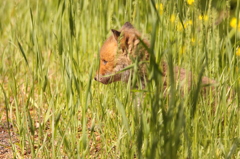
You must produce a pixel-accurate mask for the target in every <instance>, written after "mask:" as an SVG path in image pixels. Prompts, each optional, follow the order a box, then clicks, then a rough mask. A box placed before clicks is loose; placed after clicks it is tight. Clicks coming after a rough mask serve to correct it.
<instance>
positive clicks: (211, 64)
mask: <svg viewBox="0 0 240 159" xmlns="http://www.w3.org/2000/svg"><path fill="white" fill-rule="evenodd" d="M231 3H234V4H235V6H236V8H235V9H234V10H233V11H232V12H231V15H230V16H229V17H227V18H226V19H224V20H223V21H222V22H221V23H220V24H219V25H215V24H214V23H215V21H216V19H219V17H220V15H221V13H222V11H224V10H227V8H228V7H229V5H231ZM231 3H225V1H223V0H222V1H218V3H217V2H215V1H213V3H211V1H206V3H205V4H204V5H203V4H201V3H200V1H199V2H197V1H195V2H194V3H193V4H191V5H189V4H188V3H187V1H176V2H174V1H169V2H167V1H160V0H156V1H140V0H134V1H93V0H89V1H88V0H81V1H75V0H69V1H66V0H58V1H57V0H52V1H47V0H42V1H31V0H22V1H17V0H16V1H11V2H7V1H4V0H3V1H1V2H0V15H1V18H0V34H1V36H0V41H1V42H0V51H1V53H0V59H1V60H0V86H1V89H0V90H1V91H0V92H1V93H0V110H1V111H0V119H1V120H2V122H1V123H2V124H1V123H0V126H3V123H4V122H6V121H7V123H8V127H7V128H6V130H8V131H9V133H14V134H16V136H15V138H17V140H18V141H17V142H16V141H15V140H14V139H13V138H9V143H11V147H7V146H5V145H0V146H2V147H4V148H5V149H7V148H8V149H11V150H12V154H11V156H12V157H14V158H25V157H31V158H64V157H67V158H171V159H172V158H240V143H239V142H240V138H239V136H240V127H239V123H240V121H239V91H238V88H239V75H238V74H239V58H240V57H239V56H237V55H236V51H237V48H238V45H239V36H238V34H239V32H238V28H237V27H236V28H235V29H234V27H231V26H230V22H231V18H232V17H237V16H238V15H239V14H238V13H239V1H231ZM200 6H201V7H200ZM126 21H129V22H131V23H132V24H133V25H134V26H135V27H136V28H137V29H138V30H140V31H141V32H142V33H143V35H145V36H146V37H148V38H149V40H150V43H151V48H150V54H151V60H150V62H149V77H148V78H149V81H148V83H147V86H146V88H145V89H144V90H141V89H139V90H136V89H135V88H132V87H131V86H130V84H131V83H128V84H124V83H121V82H118V83H113V84H111V85H103V84H101V83H98V82H96V81H93V77H94V75H95V71H96V70H97V67H98V59H99V57H98V53H99V49H100V47H101V45H102V44H103V41H104V40H105V39H106V38H107V37H108V36H109V35H110V33H111V32H110V29H111V28H114V29H119V28H120V27H121V26H122V25H123V24H124V23H125V22H126ZM237 23H239V22H238V21H237ZM162 60H165V61H166V62H167V63H168V64H169V83H168V86H167V89H166V90H163V79H162V76H161V73H160V70H159V66H160V61H162ZM175 65H177V66H181V67H183V68H186V69H187V70H189V71H191V72H193V73H194V82H193V84H192V85H191V89H190V91H187V83H186V82H184V81H183V83H182V84H183V87H184V95H182V89H180V86H179V85H180V83H179V81H177V80H175V79H176V78H177V77H174V76H173V72H172V70H173V68H174V66H175ZM203 76H208V77H210V78H211V79H214V80H216V81H217V84H216V86H215V90H211V89H207V91H206V92H205V94H203V93H201V91H200V90H201V87H202V86H201V83H200V81H201V78H202V77H203ZM229 89H230V91H229ZM233 91H234V94H232V95H231V98H230V99H229V96H228V94H229V93H230V94H231V93H232V92H233ZM166 94H167V95H166ZM11 127H12V128H11Z"/></svg>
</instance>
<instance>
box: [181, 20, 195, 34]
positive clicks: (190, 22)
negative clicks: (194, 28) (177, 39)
mask: <svg viewBox="0 0 240 159" xmlns="http://www.w3.org/2000/svg"><path fill="white" fill-rule="evenodd" d="M192 24H193V22H192V20H188V21H186V22H184V23H183V25H184V28H185V29H186V28H187V27H188V26H190V25H192ZM177 30H178V31H182V30H183V26H182V23H180V22H179V23H178V24H177Z"/></svg>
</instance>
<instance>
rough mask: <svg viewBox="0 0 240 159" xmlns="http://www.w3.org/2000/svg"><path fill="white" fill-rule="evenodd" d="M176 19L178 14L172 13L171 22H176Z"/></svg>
mask: <svg viewBox="0 0 240 159" xmlns="http://www.w3.org/2000/svg"><path fill="white" fill-rule="evenodd" d="M175 20H176V16H175V15H174V14H172V15H171V17H170V22H171V23H174V22H175Z"/></svg>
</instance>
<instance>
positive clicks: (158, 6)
mask: <svg viewBox="0 0 240 159" xmlns="http://www.w3.org/2000/svg"><path fill="white" fill-rule="evenodd" d="M156 8H157V10H158V11H159V14H160V15H162V14H163V9H164V7H163V4H162V3H158V4H156Z"/></svg>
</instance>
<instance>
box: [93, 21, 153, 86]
mask: <svg viewBox="0 0 240 159" xmlns="http://www.w3.org/2000/svg"><path fill="white" fill-rule="evenodd" d="M111 31H112V35H111V36H110V37H109V38H108V39H107V40H106V41H105V42H104V44H103V46H102V48H101V49H100V66H99V70H98V71H97V75H96V76H95V80H96V81H99V82H101V83H103V84H109V83H112V82H116V81H124V82H127V81H128V79H129V76H130V70H129V69H128V70H125V71H123V72H121V73H117V72H119V71H121V70H123V69H124V68H126V67H127V66H129V65H131V64H132V63H133V60H135V59H138V60H140V61H143V60H148V58H149V55H148V53H147V51H146V50H145V49H144V47H143V46H142V44H141V42H140V40H139V38H141V34H140V33H139V32H138V31H137V30H136V29H135V28H134V27H133V26H132V25H131V24H130V23H129V22H126V23H125V24H124V25H123V27H122V29H121V30H120V31H117V30H114V29H112V30H111ZM143 42H144V43H145V44H146V45H148V41H147V40H145V39H143ZM146 70H147V69H146V65H145V64H141V66H140V67H139V73H140V76H141V77H142V78H144V77H145V76H146Z"/></svg>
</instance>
